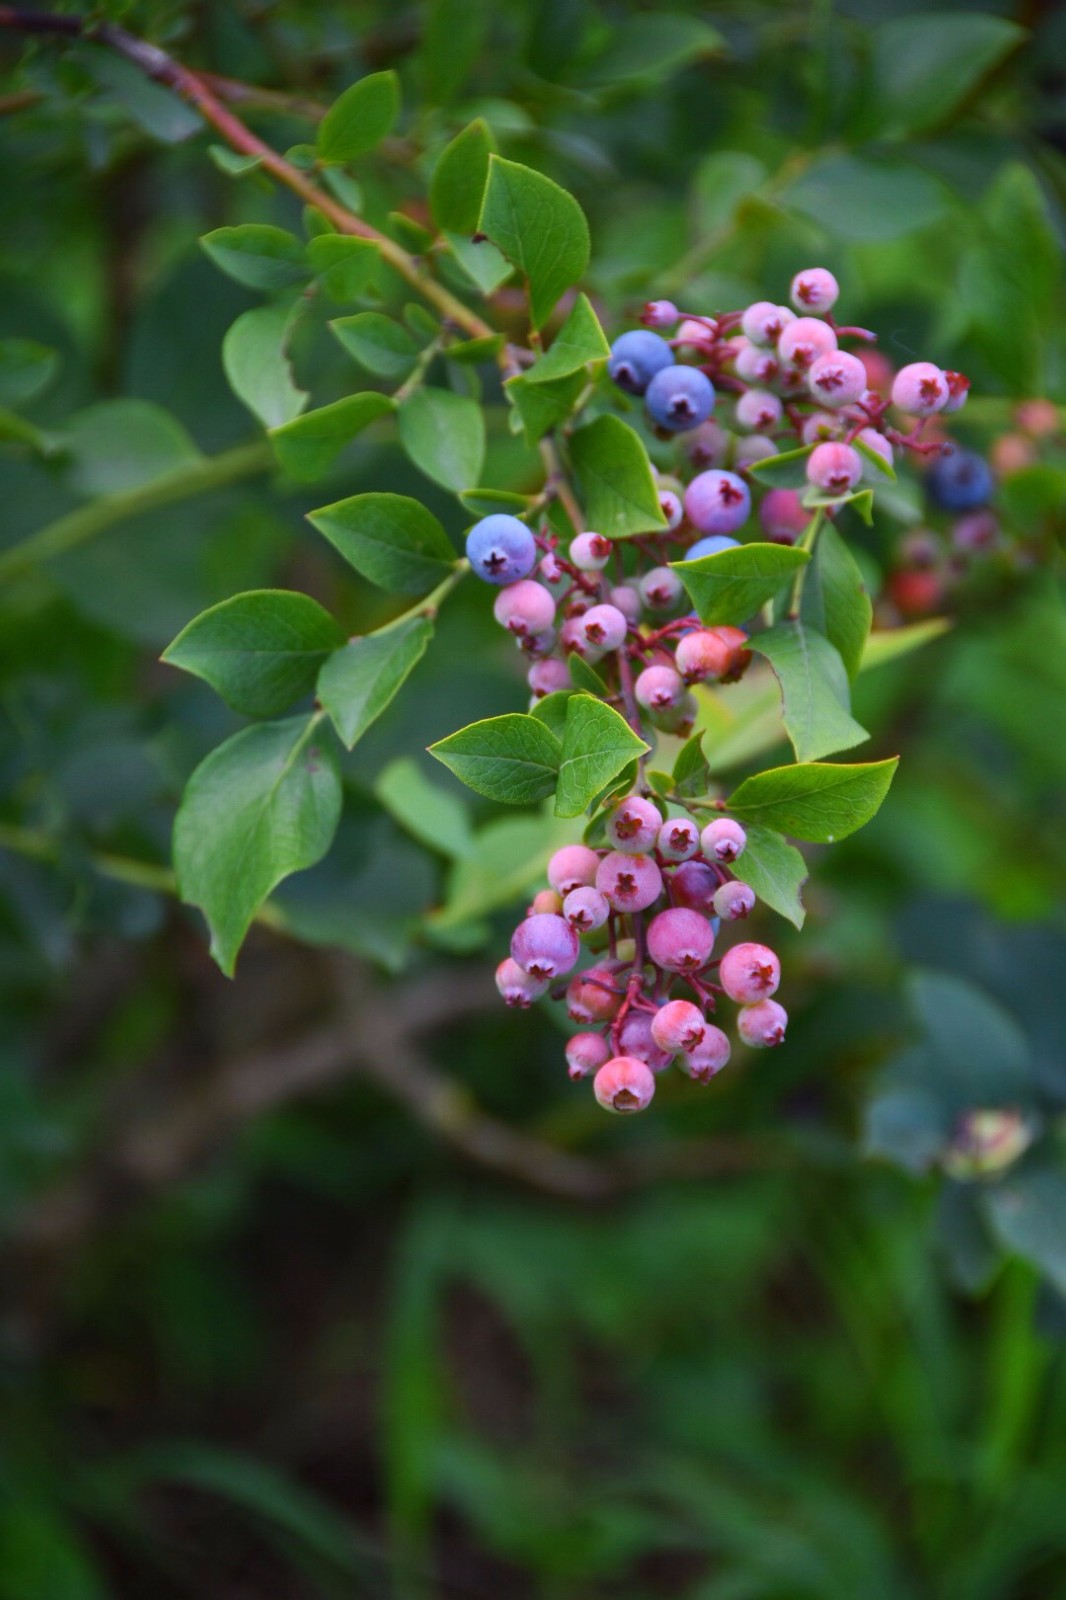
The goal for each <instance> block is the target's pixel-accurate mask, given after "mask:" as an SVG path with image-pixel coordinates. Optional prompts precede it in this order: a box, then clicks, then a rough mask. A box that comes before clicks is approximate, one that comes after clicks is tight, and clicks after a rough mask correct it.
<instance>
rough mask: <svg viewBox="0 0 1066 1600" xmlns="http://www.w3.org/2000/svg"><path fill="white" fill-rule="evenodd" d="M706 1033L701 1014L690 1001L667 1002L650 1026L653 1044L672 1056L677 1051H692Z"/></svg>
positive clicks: (705, 1025)
mask: <svg viewBox="0 0 1066 1600" xmlns="http://www.w3.org/2000/svg"><path fill="white" fill-rule="evenodd" d="M706 1031H707V1023H706V1022H705V1021H704V1016H703V1012H702V1011H701V1010H700V1009H699V1007H698V1006H694V1005H693V1004H692V1001H691V1000H668V1001H667V1002H666V1004H665V1005H664V1006H661V1007H660V1008H659V1010H658V1011H657V1012H656V1013H655V1016H654V1017H653V1019H652V1024H651V1036H652V1038H653V1039H654V1040H655V1043H656V1044H657V1045H658V1046H659V1049H660V1050H665V1051H667V1052H668V1054H670V1055H672V1056H676V1055H677V1053H678V1051H679V1050H694V1049H695V1048H696V1046H697V1045H698V1044H699V1042H700V1040H701V1039H702V1038H703V1035H704V1034H705V1033H706Z"/></svg>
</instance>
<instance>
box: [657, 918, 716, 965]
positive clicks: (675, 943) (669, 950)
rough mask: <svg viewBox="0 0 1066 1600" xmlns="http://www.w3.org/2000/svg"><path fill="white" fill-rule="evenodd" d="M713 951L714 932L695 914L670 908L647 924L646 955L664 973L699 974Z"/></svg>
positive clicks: (707, 923)
mask: <svg viewBox="0 0 1066 1600" xmlns="http://www.w3.org/2000/svg"><path fill="white" fill-rule="evenodd" d="M713 949H714V929H713V928H712V927H711V925H710V923H709V922H708V921H707V918H706V917H702V916H700V913H699V912H698V911H690V910H689V909H688V908H687V907H685V906H674V907H672V908H671V909H670V910H669V911H660V912H659V914H658V916H657V917H653V918H652V920H651V922H650V923H649V924H648V954H649V955H650V957H651V959H652V960H653V961H654V963H655V965H656V966H657V967H662V968H663V969H664V970H665V971H666V972H699V970H700V968H701V967H705V966H706V965H707V963H708V961H709V960H710V959H711V951H712V950H713Z"/></svg>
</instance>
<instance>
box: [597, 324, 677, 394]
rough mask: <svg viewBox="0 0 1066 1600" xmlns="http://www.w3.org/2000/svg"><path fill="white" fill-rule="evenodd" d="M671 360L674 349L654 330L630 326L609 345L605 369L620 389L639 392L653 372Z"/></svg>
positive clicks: (644, 387)
mask: <svg viewBox="0 0 1066 1600" xmlns="http://www.w3.org/2000/svg"><path fill="white" fill-rule="evenodd" d="M673 364H674V352H673V351H672V350H671V348H670V346H669V345H668V344H667V342H666V340H665V339H660V337H659V335H658V334H657V333H649V332H646V331H645V330H644V329H641V328H634V329H633V331H632V332H631V333H623V334H622V335H621V336H620V337H619V338H617V339H616V340H615V341H614V344H613V345H612V346H611V354H610V358H609V360H608V362H607V371H608V373H609V374H610V376H611V377H612V378H613V379H614V381H615V383H616V384H617V385H618V387H619V388H620V389H625V390H626V392H627V393H628V394H643V393H644V391H645V389H646V388H647V387H648V384H649V383H650V382H651V380H652V379H653V378H654V376H655V374H656V373H657V372H662V371H663V370H664V368H666V367H672V366H673Z"/></svg>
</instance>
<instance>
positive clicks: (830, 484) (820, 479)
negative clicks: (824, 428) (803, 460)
mask: <svg viewBox="0 0 1066 1600" xmlns="http://www.w3.org/2000/svg"><path fill="white" fill-rule="evenodd" d="M862 467H863V460H862V456H860V454H859V452H858V451H857V450H853V449H852V447H851V445H850V444H816V445H815V447H814V449H813V450H812V451H811V453H810V455H809V456H808V457H807V480H808V482H809V483H812V484H813V485H814V487H815V488H816V489H822V490H824V492H825V493H826V494H847V492H848V490H849V489H854V487H855V485H856V484H857V483H858V481H859V479H860V478H861V477H862Z"/></svg>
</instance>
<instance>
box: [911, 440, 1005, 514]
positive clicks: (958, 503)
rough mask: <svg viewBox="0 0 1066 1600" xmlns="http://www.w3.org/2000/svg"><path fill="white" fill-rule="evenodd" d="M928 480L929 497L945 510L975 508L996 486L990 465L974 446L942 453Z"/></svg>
mask: <svg viewBox="0 0 1066 1600" xmlns="http://www.w3.org/2000/svg"><path fill="white" fill-rule="evenodd" d="M926 481H927V484H928V489H929V498H930V500H932V502H933V504H934V505H937V506H940V508H941V509H942V510H943V511H976V510H977V509H978V508H979V507H980V506H983V505H987V504H988V502H989V500H990V499H991V498H992V491H993V489H994V488H995V480H994V479H993V477H992V469H991V467H990V466H989V465H988V462H987V461H986V460H985V459H984V457H983V456H979V455H977V454H976V453H975V452H974V451H973V450H956V452H955V454H954V455H950V456H941V457H940V460H939V461H938V462H937V463H936V465H935V466H934V467H933V468H932V469H931V471H930V473H929V477H928V479H927V480H926Z"/></svg>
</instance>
